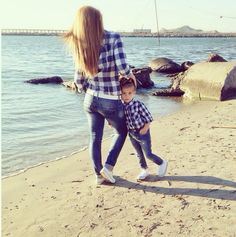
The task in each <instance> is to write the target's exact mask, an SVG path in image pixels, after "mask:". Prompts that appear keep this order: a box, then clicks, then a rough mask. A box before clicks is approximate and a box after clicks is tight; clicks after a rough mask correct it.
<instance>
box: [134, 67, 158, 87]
mask: <svg viewBox="0 0 236 237" xmlns="http://www.w3.org/2000/svg"><path fill="white" fill-rule="evenodd" d="M132 72H133V74H134V75H135V77H136V80H137V87H138V88H151V87H153V86H154V82H153V81H152V80H151V78H150V73H151V72H152V69H151V68H150V67H147V68H134V69H132Z"/></svg>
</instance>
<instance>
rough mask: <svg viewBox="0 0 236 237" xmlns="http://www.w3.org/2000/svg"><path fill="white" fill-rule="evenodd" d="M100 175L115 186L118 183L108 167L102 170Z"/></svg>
mask: <svg viewBox="0 0 236 237" xmlns="http://www.w3.org/2000/svg"><path fill="white" fill-rule="evenodd" d="M100 174H101V175H102V176H103V178H105V179H106V180H107V181H109V182H110V183H112V184H114V183H115V182H116V180H115V179H114V177H113V175H112V171H110V170H109V169H107V168H106V167H103V168H102V170H101V171H100Z"/></svg>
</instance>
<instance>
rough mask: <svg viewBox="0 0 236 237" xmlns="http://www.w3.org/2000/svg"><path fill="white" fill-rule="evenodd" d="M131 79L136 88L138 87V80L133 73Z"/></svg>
mask: <svg viewBox="0 0 236 237" xmlns="http://www.w3.org/2000/svg"><path fill="white" fill-rule="evenodd" d="M129 78H131V79H132V80H133V82H134V85H135V87H137V80H136V77H135V75H134V74H133V73H132V74H131V75H130V77H129Z"/></svg>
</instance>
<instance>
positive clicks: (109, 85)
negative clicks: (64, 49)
mask: <svg viewBox="0 0 236 237" xmlns="http://www.w3.org/2000/svg"><path fill="white" fill-rule="evenodd" d="M104 33H105V34H104V39H103V45H102V47H101V49H100V56H99V61H98V73H97V74H96V75H95V76H94V77H93V78H91V79H87V78H85V77H84V76H82V75H81V74H80V73H79V72H78V71H76V72H75V76H74V82H75V83H76V85H77V87H78V89H79V90H80V91H81V90H82V88H84V87H85V88H89V89H91V90H94V91H97V92H99V91H101V92H103V93H105V94H109V95H120V94H121V88H120V82H119V73H120V74H121V75H123V76H128V77H129V76H130V75H131V70H130V67H129V65H128V64H127V63H126V54H125V53H124V49H123V42H122V40H121V38H120V35H119V34H118V33H114V32H109V31H105V32H104Z"/></svg>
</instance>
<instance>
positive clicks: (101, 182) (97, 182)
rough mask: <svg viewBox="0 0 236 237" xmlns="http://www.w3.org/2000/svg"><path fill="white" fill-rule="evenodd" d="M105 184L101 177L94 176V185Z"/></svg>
mask: <svg viewBox="0 0 236 237" xmlns="http://www.w3.org/2000/svg"><path fill="white" fill-rule="evenodd" d="M104 182H105V179H104V178H103V177H102V176H101V175H96V184H97V185H101V184H103V183H104Z"/></svg>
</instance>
